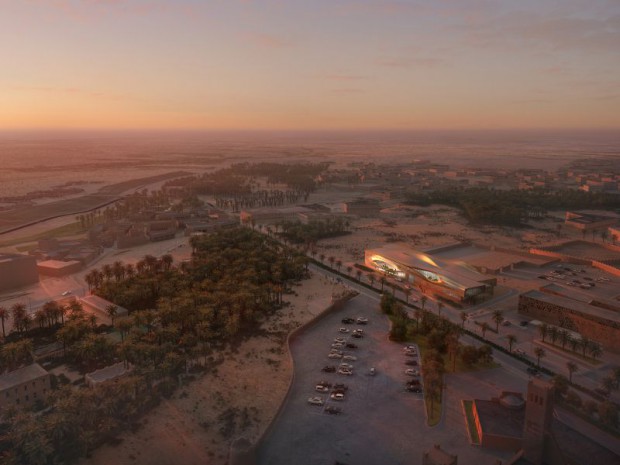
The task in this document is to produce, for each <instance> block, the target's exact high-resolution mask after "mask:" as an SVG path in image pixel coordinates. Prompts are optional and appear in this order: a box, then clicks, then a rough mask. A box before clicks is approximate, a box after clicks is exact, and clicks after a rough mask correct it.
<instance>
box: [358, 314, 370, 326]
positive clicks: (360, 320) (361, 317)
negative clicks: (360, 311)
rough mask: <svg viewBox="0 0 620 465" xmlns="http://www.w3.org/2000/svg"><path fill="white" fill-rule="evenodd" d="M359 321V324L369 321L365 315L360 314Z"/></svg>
mask: <svg viewBox="0 0 620 465" xmlns="http://www.w3.org/2000/svg"><path fill="white" fill-rule="evenodd" d="M357 322H358V323H359V324H362V325H365V324H366V323H368V318H364V317H363V316H358V317H357Z"/></svg>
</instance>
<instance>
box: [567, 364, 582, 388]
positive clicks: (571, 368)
mask: <svg viewBox="0 0 620 465" xmlns="http://www.w3.org/2000/svg"><path fill="white" fill-rule="evenodd" d="M566 369H567V370H568V381H569V382H570V383H572V382H573V373H576V372H577V371H578V370H579V367H578V366H577V364H576V363H574V362H571V361H568V362H566Z"/></svg>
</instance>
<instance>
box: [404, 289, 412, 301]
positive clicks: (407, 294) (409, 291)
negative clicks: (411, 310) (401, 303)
mask: <svg viewBox="0 0 620 465" xmlns="http://www.w3.org/2000/svg"><path fill="white" fill-rule="evenodd" d="M403 293H404V294H405V303H407V304H408V303H409V296H410V295H411V289H409V288H408V287H406V288H405V290H404V291H403Z"/></svg>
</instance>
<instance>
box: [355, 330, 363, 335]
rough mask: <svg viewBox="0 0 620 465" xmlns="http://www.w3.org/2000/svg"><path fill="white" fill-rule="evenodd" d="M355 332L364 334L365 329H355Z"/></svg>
mask: <svg viewBox="0 0 620 465" xmlns="http://www.w3.org/2000/svg"><path fill="white" fill-rule="evenodd" d="M353 332H354V333H357V334H364V330H363V329H354V330H353Z"/></svg>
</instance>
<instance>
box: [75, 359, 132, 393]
mask: <svg viewBox="0 0 620 465" xmlns="http://www.w3.org/2000/svg"><path fill="white" fill-rule="evenodd" d="M131 371H132V367H131V365H125V362H118V363H115V364H114V365H110V366H107V367H105V368H102V369H100V370H95V371H93V372H91V373H87V374H86V375H85V376H84V381H85V382H86V385H87V386H89V387H91V388H96V387H97V386H99V385H100V384H102V383H107V382H111V381H115V380H117V379H120V378H122V377H124V376H127V375H128V374H129V373H131Z"/></svg>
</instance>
